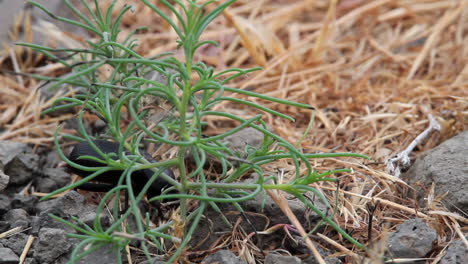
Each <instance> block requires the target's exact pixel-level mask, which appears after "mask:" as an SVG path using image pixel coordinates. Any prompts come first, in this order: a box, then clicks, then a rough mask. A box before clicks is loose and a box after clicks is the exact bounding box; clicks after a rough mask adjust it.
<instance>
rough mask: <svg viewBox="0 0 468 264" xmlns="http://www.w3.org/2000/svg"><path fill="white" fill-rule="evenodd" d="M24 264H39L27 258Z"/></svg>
mask: <svg viewBox="0 0 468 264" xmlns="http://www.w3.org/2000/svg"><path fill="white" fill-rule="evenodd" d="M24 264H37V261H36V260H35V259H33V258H26V259H25V260H24Z"/></svg>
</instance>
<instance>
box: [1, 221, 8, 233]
mask: <svg viewBox="0 0 468 264" xmlns="http://www.w3.org/2000/svg"><path fill="white" fill-rule="evenodd" d="M9 229H10V223H9V222H8V221H0V233H3V232H6V231H7V230H9Z"/></svg>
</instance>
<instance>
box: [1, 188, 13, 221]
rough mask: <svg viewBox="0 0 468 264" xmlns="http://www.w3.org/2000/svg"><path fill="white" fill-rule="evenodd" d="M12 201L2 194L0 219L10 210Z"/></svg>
mask: <svg viewBox="0 0 468 264" xmlns="http://www.w3.org/2000/svg"><path fill="white" fill-rule="evenodd" d="M10 205H11V200H10V197H8V196H6V195H4V194H0V218H1V217H2V216H3V215H4V214H5V213H6V212H8V211H9V210H10Z"/></svg>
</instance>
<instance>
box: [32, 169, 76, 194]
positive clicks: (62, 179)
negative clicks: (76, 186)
mask: <svg viewBox="0 0 468 264" xmlns="http://www.w3.org/2000/svg"><path fill="white" fill-rule="evenodd" d="M70 181H71V175H70V173H68V172H66V171H65V169H63V168H47V169H44V171H43V175H42V177H38V178H37V179H36V181H35V185H36V188H37V190H38V191H39V192H44V193H49V192H52V191H55V190H57V189H59V188H61V187H63V186H65V185H67V184H68V183H70Z"/></svg>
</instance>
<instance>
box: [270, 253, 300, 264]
mask: <svg viewBox="0 0 468 264" xmlns="http://www.w3.org/2000/svg"><path fill="white" fill-rule="evenodd" d="M301 263H302V261H301V259H300V258H298V257H294V256H283V255H277V254H268V255H267V256H266V258H265V264H301Z"/></svg>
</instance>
